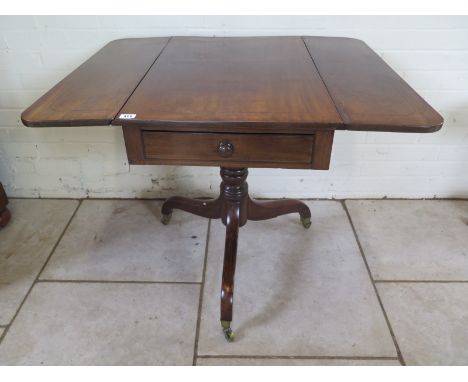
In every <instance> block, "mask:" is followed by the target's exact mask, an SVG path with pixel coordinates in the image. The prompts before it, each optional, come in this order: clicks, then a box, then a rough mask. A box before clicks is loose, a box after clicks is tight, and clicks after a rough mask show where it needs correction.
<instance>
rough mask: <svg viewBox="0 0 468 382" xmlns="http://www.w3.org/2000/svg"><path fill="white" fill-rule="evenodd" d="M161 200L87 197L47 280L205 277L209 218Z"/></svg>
mask: <svg viewBox="0 0 468 382" xmlns="http://www.w3.org/2000/svg"><path fill="white" fill-rule="evenodd" d="M160 209H161V202H156V201H143V200H85V201H83V203H82V205H81V206H80V209H79V210H78V212H77V214H76V216H75V218H74V219H73V222H72V223H71V224H70V226H69V228H68V229H67V232H66V233H65V235H64V237H63V239H62V240H61V242H60V245H59V246H58V247H57V250H56V251H55V253H54V255H53V256H52V258H51V259H50V262H49V263H48V265H47V267H46V269H45V270H44V273H43V274H42V278H43V279H63V280H113V281H190V282H199V281H201V277H202V271H203V260H204V255H205V244H206V233H207V229H208V219H204V218H200V217H196V216H194V215H191V214H188V213H185V212H182V211H174V213H173V216H172V220H171V222H170V224H169V225H168V226H164V225H163V224H162V223H161V222H160V219H161V214H160Z"/></svg>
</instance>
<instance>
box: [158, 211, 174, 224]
mask: <svg viewBox="0 0 468 382" xmlns="http://www.w3.org/2000/svg"><path fill="white" fill-rule="evenodd" d="M171 217H172V212H171V213H169V214H162V218H161V223H163V224H164V225H168V224H169V222H170V221H171Z"/></svg>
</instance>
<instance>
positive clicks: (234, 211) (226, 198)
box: [162, 167, 310, 341]
mask: <svg viewBox="0 0 468 382" xmlns="http://www.w3.org/2000/svg"><path fill="white" fill-rule="evenodd" d="M247 174H248V169H247V168H225V167H221V178H222V182H221V185H220V195H219V197H218V198H217V199H215V200H199V199H189V198H184V197H180V196H174V197H172V198H169V199H167V200H166V201H165V202H164V204H163V206H162V216H163V217H162V222H163V224H168V223H169V221H170V219H171V216H172V211H173V210H174V209H178V210H183V211H187V212H190V213H192V214H195V215H198V216H203V217H206V218H210V219H221V220H222V222H223V224H224V225H225V226H226V243H225V248H224V265H223V276H222V282H221V325H222V328H223V332H224V335H225V337H226V339H227V340H228V341H232V340H233V338H234V333H233V332H232V329H231V321H232V308H233V297H234V272H235V269H236V255H237V238H238V233H239V227H242V226H243V225H244V224H245V223H246V222H247V220H267V219H272V218H274V217H277V216H280V215H285V214H290V213H295V212H296V213H299V215H300V218H301V222H302V225H303V226H304V227H305V228H309V227H310V210H309V207H307V205H305V204H304V203H303V202H301V201H299V200H289V199H288V200H277V201H265V202H259V201H254V200H252V199H251V198H250V197H249V192H248V185H247V182H246V179H247Z"/></svg>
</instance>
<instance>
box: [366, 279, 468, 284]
mask: <svg viewBox="0 0 468 382" xmlns="http://www.w3.org/2000/svg"><path fill="white" fill-rule="evenodd" d="M374 282H375V283H382V284H391V283H402V284H412V283H415V284H466V283H468V280H374Z"/></svg>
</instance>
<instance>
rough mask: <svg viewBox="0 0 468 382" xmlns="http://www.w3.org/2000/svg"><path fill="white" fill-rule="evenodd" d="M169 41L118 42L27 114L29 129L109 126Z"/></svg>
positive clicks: (25, 114) (64, 81) (129, 40)
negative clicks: (33, 127)
mask: <svg viewBox="0 0 468 382" xmlns="http://www.w3.org/2000/svg"><path fill="white" fill-rule="evenodd" d="M168 40H169V39H168V38H134V39H123V40H115V41H112V42H111V43H109V44H107V45H106V46H105V47H104V48H102V49H101V50H100V51H99V52H98V53H96V54H95V55H94V56H92V57H91V58H90V59H89V60H88V61H86V62H85V63H83V64H82V65H81V66H80V67H78V68H77V69H76V70H75V71H74V72H72V73H71V74H70V75H68V76H67V77H65V78H64V79H63V80H62V81H61V82H59V83H58V84H57V85H56V86H54V87H53V88H52V89H51V90H50V91H48V92H47V93H46V94H45V95H44V96H42V97H41V98H40V99H38V100H37V101H36V102H35V103H34V104H33V105H31V106H30V107H29V108H28V109H27V110H26V111H24V112H23V114H22V116H21V119H22V121H23V123H24V124H25V125H26V126H99V125H109V124H110V123H111V122H112V120H113V119H114V117H115V116H116V114H117V113H118V111H119V110H120V108H121V107H122V106H123V105H124V103H125V101H126V100H127V99H128V97H129V96H130V95H131V94H132V92H133V90H134V89H135V88H136V87H137V86H138V84H139V82H140V80H141V79H142V78H143V77H144V75H145V73H146V72H147V71H148V69H149V68H150V67H151V65H152V64H153V62H154V61H155V59H156V57H157V56H158V54H159V53H160V52H161V51H162V49H163V48H164V46H165V45H166V43H167V41H168Z"/></svg>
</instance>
